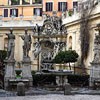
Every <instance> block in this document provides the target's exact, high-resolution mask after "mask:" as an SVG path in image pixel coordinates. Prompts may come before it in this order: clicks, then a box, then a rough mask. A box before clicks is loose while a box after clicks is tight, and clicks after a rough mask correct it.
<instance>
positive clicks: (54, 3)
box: [42, 0, 78, 16]
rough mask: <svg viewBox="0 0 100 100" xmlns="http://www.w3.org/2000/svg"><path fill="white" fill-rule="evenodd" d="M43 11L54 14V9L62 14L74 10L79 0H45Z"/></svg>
mask: <svg viewBox="0 0 100 100" xmlns="http://www.w3.org/2000/svg"><path fill="white" fill-rule="evenodd" d="M42 2H43V13H44V14H49V15H52V14H53V11H56V12H57V15H58V16H61V15H62V13H63V12H66V11H68V10H70V11H73V8H74V7H77V6H78V0H43V1H42Z"/></svg>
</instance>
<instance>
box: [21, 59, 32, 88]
mask: <svg viewBox="0 0 100 100" xmlns="http://www.w3.org/2000/svg"><path fill="white" fill-rule="evenodd" d="M22 79H28V80H29V86H30V87H31V86H33V78H32V74H31V60H30V58H28V57H27V58H24V59H23V61H22Z"/></svg>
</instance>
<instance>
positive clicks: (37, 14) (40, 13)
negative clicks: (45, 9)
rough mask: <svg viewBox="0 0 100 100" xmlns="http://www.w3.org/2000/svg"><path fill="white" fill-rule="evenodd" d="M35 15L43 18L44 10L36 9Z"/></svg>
mask: <svg viewBox="0 0 100 100" xmlns="http://www.w3.org/2000/svg"><path fill="white" fill-rule="evenodd" d="M34 15H36V16H42V8H34Z"/></svg>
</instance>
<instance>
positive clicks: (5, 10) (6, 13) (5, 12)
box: [4, 9, 8, 17]
mask: <svg viewBox="0 0 100 100" xmlns="http://www.w3.org/2000/svg"><path fill="white" fill-rule="evenodd" d="M4 17H8V9H4Z"/></svg>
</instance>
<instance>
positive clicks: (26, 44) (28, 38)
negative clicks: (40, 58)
mask: <svg viewBox="0 0 100 100" xmlns="http://www.w3.org/2000/svg"><path fill="white" fill-rule="evenodd" d="M21 38H22V40H24V45H23V57H29V55H28V54H29V51H30V49H31V43H32V40H31V35H28V33H27V30H25V35H24V36H21Z"/></svg>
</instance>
